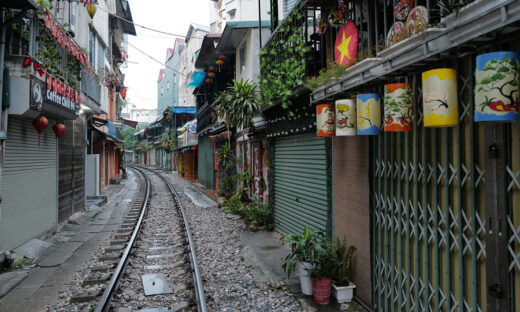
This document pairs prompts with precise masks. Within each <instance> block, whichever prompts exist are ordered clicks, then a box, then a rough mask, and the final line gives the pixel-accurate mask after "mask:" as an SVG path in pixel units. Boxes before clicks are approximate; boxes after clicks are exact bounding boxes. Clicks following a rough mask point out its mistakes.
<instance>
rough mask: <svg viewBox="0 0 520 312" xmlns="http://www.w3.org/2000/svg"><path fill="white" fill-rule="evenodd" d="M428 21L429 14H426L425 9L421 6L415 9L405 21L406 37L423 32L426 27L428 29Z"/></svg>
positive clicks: (426, 10)
mask: <svg viewBox="0 0 520 312" xmlns="http://www.w3.org/2000/svg"><path fill="white" fill-rule="evenodd" d="M429 20H430V14H428V9H427V8H426V7H423V6H422V5H419V6H417V7H415V8H414V9H413V10H412V12H410V14H409V15H408V18H407V19H406V32H407V33H408V36H413V35H417V34H418V33H421V32H423V31H424V30H425V29H426V27H428V23H429Z"/></svg>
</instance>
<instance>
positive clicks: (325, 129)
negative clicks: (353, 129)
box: [316, 104, 336, 137]
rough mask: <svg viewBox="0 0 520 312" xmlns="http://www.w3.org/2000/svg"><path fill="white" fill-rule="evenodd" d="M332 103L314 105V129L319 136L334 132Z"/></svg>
mask: <svg viewBox="0 0 520 312" xmlns="http://www.w3.org/2000/svg"><path fill="white" fill-rule="evenodd" d="M334 115H335V114H334V104H319V105H316V130H317V135H318V136H319V137H329V136H334V135H335V134H336V118H335V116H334Z"/></svg>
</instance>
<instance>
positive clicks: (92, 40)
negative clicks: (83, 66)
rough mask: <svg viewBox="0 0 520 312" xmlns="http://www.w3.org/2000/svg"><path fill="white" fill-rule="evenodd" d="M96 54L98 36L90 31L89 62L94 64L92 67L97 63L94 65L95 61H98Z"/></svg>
mask: <svg viewBox="0 0 520 312" xmlns="http://www.w3.org/2000/svg"><path fill="white" fill-rule="evenodd" d="M95 52H96V34H95V33H94V31H93V30H92V29H91V30H90V31H89V36H88V60H89V62H90V64H92V65H95V63H94V61H95V60H96V59H95V58H94V56H95Z"/></svg>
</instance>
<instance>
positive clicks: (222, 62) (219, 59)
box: [215, 55, 226, 73]
mask: <svg viewBox="0 0 520 312" xmlns="http://www.w3.org/2000/svg"><path fill="white" fill-rule="evenodd" d="M225 60H226V56H225V55H220V56H219V57H218V59H217V61H216V62H215V64H217V66H218V72H219V73H220V67H221V66H222V65H224V61H225Z"/></svg>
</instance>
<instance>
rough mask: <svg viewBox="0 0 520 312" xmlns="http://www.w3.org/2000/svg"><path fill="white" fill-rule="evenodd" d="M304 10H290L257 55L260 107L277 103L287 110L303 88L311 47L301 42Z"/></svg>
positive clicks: (303, 40) (302, 40)
mask: <svg viewBox="0 0 520 312" xmlns="http://www.w3.org/2000/svg"><path fill="white" fill-rule="evenodd" d="M305 18H306V17H305V10H297V9H296V10H293V12H292V13H291V14H290V15H289V16H288V17H287V19H286V20H284V22H283V23H282V25H280V27H279V28H278V31H277V32H276V33H275V35H274V37H273V38H272V39H271V40H270V41H269V42H268V43H267V45H266V46H265V47H264V48H263V49H262V50H261V51H260V53H259V56H260V77H259V78H260V79H259V84H260V87H261V89H262V97H261V103H262V104H267V105H272V104H273V102H275V101H277V100H280V101H281V103H282V107H283V108H285V109H288V108H289V106H290V104H291V101H290V100H289V98H290V96H291V95H292V94H293V93H294V90H295V89H296V88H297V87H299V86H301V85H302V84H303V80H304V78H305V71H306V61H307V59H308V56H309V55H310V51H311V47H310V46H309V45H307V44H306V42H305V35H304V26H303V25H304V24H305Z"/></svg>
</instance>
